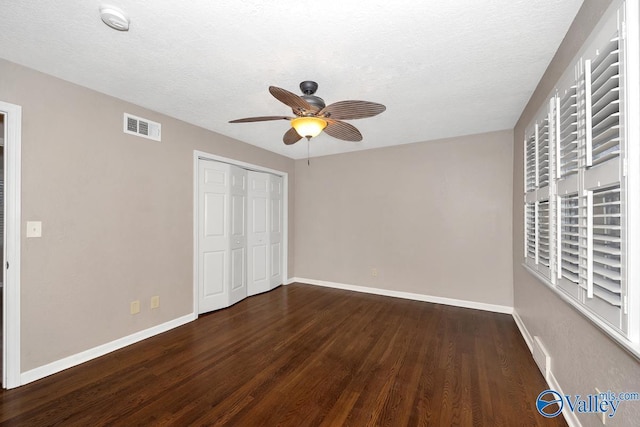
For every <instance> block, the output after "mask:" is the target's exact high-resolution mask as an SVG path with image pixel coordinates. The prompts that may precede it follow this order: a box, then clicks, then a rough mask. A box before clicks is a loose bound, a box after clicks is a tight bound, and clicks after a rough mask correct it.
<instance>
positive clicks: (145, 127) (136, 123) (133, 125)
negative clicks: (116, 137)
mask: <svg viewBox="0 0 640 427" xmlns="http://www.w3.org/2000/svg"><path fill="white" fill-rule="evenodd" d="M123 130H124V133H129V134H131V135H137V136H141V137H143V138H149V139H153V140H154V141H160V140H161V136H162V125H160V123H156V122H152V121H151V120H147V119H143V118H142V117H137V116H134V115H132V114H128V113H124V128H123Z"/></svg>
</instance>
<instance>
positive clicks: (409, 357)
mask: <svg viewBox="0 0 640 427" xmlns="http://www.w3.org/2000/svg"><path fill="white" fill-rule="evenodd" d="M546 388H547V387H546V385H545V382H544V380H543V378H542V375H541V374H540V372H539V371H538V369H537V367H536V366H535V364H534V361H533V359H532V357H531V355H530V353H529V351H528V349H527V346H526V344H525V343H524V341H523V339H522V337H521V336H520V334H519V332H518V329H517V327H516V325H515V323H514V321H513V319H512V318H511V316H509V315H503V314H496V313H488V312H483V311H478V310H469V309H463V308H456V307H449V306H442V305H436V304H428V303H423V302H416V301H409V300H403V299H396V298H388V297H381V296H375V295H367V294H361V293H353V292H348V291H341V290H335V289H327V288H321V287H315V286H309V285H299V284H294V285H289V286H281V287H280V288H277V289H275V290H273V291H271V292H269V293H266V294H262V295H258V296H254V297H250V298H248V299H246V300H244V301H241V302H240V303H238V304H236V305H234V306H233V307H230V308H228V309H224V310H220V311H217V312H213V313H210V314H207V315H204V316H201V317H200V318H199V319H198V320H197V321H195V322H192V323H190V324H187V325H185V326H182V327H179V328H176V329H174V330H172V331H169V332H166V333H164V334H161V335H158V336H156V337H153V338H150V339H148V340H145V341H143V342H140V343H137V344H134V345H132V346H129V347H127V348H124V349H122V350H119V351H116V352H114V353H111V354H109V355H106V356H104V357H101V358H98V359H95V360H93V361H90V362H88V363H85V364H83V365H81V366H78V367H75V368H72V369H68V370H66V371H64V372H61V373H59V374H56V375H53V376H50V377H48V378H45V379H42V380H40V381H37V382H35V383H32V384H29V385H26V386H24V387H21V388H18V389H14V390H8V391H7V390H5V391H2V393H1V407H0V423H1V424H2V425H16V426H40V425H61V426H102V425H109V426H114V425H122V426H134V425H141V426H148V425H175V426H192V425H194V426H201V425H231V426H296V427H297V426H340V425H349V426H368V425H387V426H405V425H410V426H414V425H416V426H417V425H433V426H537V425H540V426H541V425H549V426H555V425H566V424H565V422H564V420H563V419H562V418H561V417H557V418H553V419H546V418H543V417H542V416H540V415H539V414H538V413H537V411H536V409H535V399H536V397H537V395H538V394H539V393H540V392H541V391H542V390H545V389H546Z"/></svg>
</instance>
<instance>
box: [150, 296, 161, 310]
mask: <svg viewBox="0 0 640 427" xmlns="http://www.w3.org/2000/svg"><path fill="white" fill-rule="evenodd" d="M158 307H160V297H159V296H158V295H156V296H153V297H151V308H158Z"/></svg>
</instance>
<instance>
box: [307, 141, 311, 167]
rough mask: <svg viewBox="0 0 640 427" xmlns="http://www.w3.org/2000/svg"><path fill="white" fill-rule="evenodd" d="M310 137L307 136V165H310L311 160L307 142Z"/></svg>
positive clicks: (308, 142)
mask: <svg viewBox="0 0 640 427" xmlns="http://www.w3.org/2000/svg"><path fill="white" fill-rule="evenodd" d="M310 141H311V138H307V166H311V161H310V160H309V150H310V149H309V144H311V142H310Z"/></svg>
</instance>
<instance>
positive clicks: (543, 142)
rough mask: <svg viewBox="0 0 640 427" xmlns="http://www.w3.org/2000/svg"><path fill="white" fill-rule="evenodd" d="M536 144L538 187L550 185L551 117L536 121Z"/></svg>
mask: <svg viewBox="0 0 640 427" xmlns="http://www.w3.org/2000/svg"><path fill="white" fill-rule="evenodd" d="M536 142H537V143H536V146H537V152H538V153H537V155H538V162H537V168H538V188H542V187H545V186H548V185H549V179H550V152H549V117H548V116H547V117H545V118H544V119H542V121H541V122H540V123H539V124H538V123H536Z"/></svg>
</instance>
